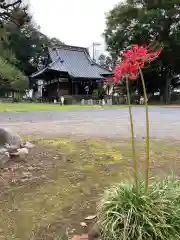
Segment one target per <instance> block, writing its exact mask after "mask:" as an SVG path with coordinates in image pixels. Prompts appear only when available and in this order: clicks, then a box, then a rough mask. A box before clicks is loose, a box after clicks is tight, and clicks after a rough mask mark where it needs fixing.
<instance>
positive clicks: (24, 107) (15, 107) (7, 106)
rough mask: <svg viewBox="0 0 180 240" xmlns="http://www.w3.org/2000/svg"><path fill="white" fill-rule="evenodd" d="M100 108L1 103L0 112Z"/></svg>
mask: <svg viewBox="0 0 180 240" xmlns="http://www.w3.org/2000/svg"><path fill="white" fill-rule="evenodd" d="M117 107H124V106H105V107H104V108H117ZM96 108H102V107H101V106H89V105H64V106H61V105H60V104H45V103H1V104H0V112H40V111H76V110H83V109H96Z"/></svg>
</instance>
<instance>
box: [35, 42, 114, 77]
mask: <svg viewBox="0 0 180 240" xmlns="http://www.w3.org/2000/svg"><path fill="white" fill-rule="evenodd" d="M49 56H50V60H51V63H50V64H49V65H48V66H47V67H46V70H47V69H51V70H55V71H60V72H67V73H68V74H69V75H70V76H71V77H74V78H92V79H102V78H104V77H103V76H109V75H112V74H113V73H112V72H110V71H108V70H106V69H104V68H103V67H101V66H100V65H98V64H96V63H95V62H93V61H92V59H91V58H90V55H89V52H88V51H87V49H86V48H82V47H74V46H68V45H61V46H58V47H56V48H49ZM36 75H37V74H36Z"/></svg>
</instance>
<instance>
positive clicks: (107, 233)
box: [98, 177, 180, 240]
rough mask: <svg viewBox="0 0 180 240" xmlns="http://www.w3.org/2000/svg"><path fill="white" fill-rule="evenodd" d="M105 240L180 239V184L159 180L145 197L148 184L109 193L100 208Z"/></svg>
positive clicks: (119, 185)
mask: <svg viewBox="0 0 180 240" xmlns="http://www.w3.org/2000/svg"><path fill="white" fill-rule="evenodd" d="M98 219H99V226H100V229H101V232H102V239H103V240H175V239H176V240H178V239H180V182H179V181H178V180H177V179H175V178H174V177H168V178H165V179H164V180H160V179H156V180H154V181H153V182H152V183H151V184H149V188H148V192H147V193H145V182H144V181H142V182H140V184H139V194H137V193H136V187H135V185H134V184H131V183H128V184H124V183H121V184H118V185H117V186H115V187H112V188H111V189H110V190H108V191H107V192H105V195H104V197H103V198H102V200H101V202H100V205H99V207H98Z"/></svg>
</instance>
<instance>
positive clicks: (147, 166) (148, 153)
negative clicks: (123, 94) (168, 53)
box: [139, 67, 150, 192]
mask: <svg viewBox="0 0 180 240" xmlns="http://www.w3.org/2000/svg"><path fill="white" fill-rule="evenodd" d="M139 73H140V77H141V81H142V86H143V92H144V101H145V108H146V175H145V191H146V192H147V190H148V184H149V161H150V137H149V113H148V98H147V93H146V86H145V82H144V77H143V73H142V70H141V68H140V67H139Z"/></svg>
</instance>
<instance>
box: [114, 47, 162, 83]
mask: <svg viewBox="0 0 180 240" xmlns="http://www.w3.org/2000/svg"><path fill="white" fill-rule="evenodd" d="M161 51H162V48H160V49H159V50H158V51H154V52H153V51H151V52H150V51H149V50H148V49H147V48H145V47H142V46H138V45H133V46H132V48H131V49H130V50H128V51H127V52H125V53H124V55H123V61H122V63H121V64H120V65H118V66H117V67H116V69H115V71H114V81H119V79H120V78H121V77H126V76H129V77H130V79H131V80H136V78H137V75H138V72H139V67H140V68H144V64H145V63H146V62H152V61H154V60H155V59H156V58H157V57H159V55H160V53H161Z"/></svg>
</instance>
